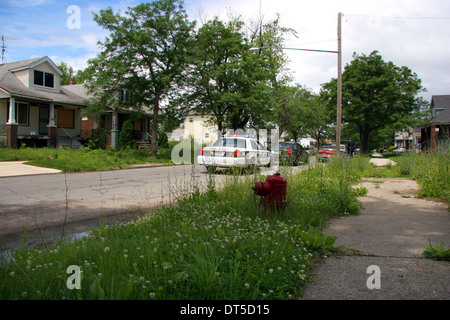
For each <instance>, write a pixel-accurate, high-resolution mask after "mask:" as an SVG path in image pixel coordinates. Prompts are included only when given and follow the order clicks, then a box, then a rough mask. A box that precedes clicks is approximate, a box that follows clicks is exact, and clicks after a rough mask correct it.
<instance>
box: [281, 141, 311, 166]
mask: <svg viewBox="0 0 450 320" xmlns="http://www.w3.org/2000/svg"><path fill="white" fill-rule="evenodd" d="M279 150H280V158H279V160H280V163H281V164H282V165H294V166H297V165H298V164H299V163H300V162H302V163H307V162H308V153H307V152H306V150H305V149H304V148H303V147H302V145H301V144H300V143H297V142H284V141H283V142H280V149H279Z"/></svg>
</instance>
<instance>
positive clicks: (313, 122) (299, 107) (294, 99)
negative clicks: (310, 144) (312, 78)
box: [275, 85, 320, 141]
mask: <svg viewBox="0 0 450 320" xmlns="http://www.w3.org/2000/svg"><path fill="white" fill-rule="evenodd" d="M318 104H319V97H318V95H316V94H315V93H314V92H312V91H311V90H310V89H307V88H304V87H302V86H301V85H296V86H278V88H277V90H276V91H275V119H276V123H277V125H278V127H279V134H280V135H281V134H282V133H283V132H288V133H289V134H290V136H291V137H292V138H293V139H294V140H295V141H297V140H298V139H299V138H300V137H301V136H307V135H310V136H315V135H316V132H317V130H319V129H320V128H319V127H320V118H319V116H320V113H319V112H318V107H319V106H318Z"/></svg>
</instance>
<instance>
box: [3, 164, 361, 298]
mask: <svg viewBox="0 0 450 320" xmlns="http://www.w3.org/2000/svg"><path fill="white" fill-rule="evenodd" d="M358 161H359V160H358V159H352V160H345V159H338V160H336V163H334V162H330V163H329V164H328V165H327V166H321V165H320V166H318V167H317V168H315V169H310V170H306V171H303V172H301V173H300V174H297V175H292V174H289V173H283V175H284V176H285V177H286V178H287V180H288V185H287V186H288V190H287V197H288V200H289V201H290V205H289V206H288V207H287V208H285V209H284V210H282V211H280V212H277V211H274V212H271V211H270V210H264V208H263V207H261V206H260V205H259V199H260V198H259V197H258V196H255V195H254V192H253V190H252V189H251V187H252V186H253V185H254V183H255V182H256V181H262V180H264V178H265V177H263V176H258V175H255V176H248V177H247V179H244V181H240V179H239V177H236V176H230V177H229V179H228V181H227V184H226V185H225V187H224V188H223V189H221V190H216V188H215V184H214V183H213V182H210V183H208V187H207V190H205V191H204V192H201V191H200V188H197V187H196V183H195V181H193V184H192V186H193V188H192V190H191V192H190V193H189V196H188V197H186V198H182V199H181V198H180V199H178V201H177V202H176V205H173V206H170V207H165V208H162V209H160V210H158V211H156V212H155V213H153V214H148V215H147V216H145V217H143V218H141V219H139V220H136V221H133V222H128V223H126V224H122V225H113V226H103V227H101V228H99V229H97V230H93V231H92V235H91V236H89V237H87V238H83V239H81V240H77V241H74V242H64V243H60V244H58V245H56V246H51V247H49V248H41V249H39V248H27V247H26V246H24V248H23V249H20V250H17V251H16V252H15V253H14V254H13V256H12V259H11V261H9V262H8V263H5V264H4V265H3V266H1V267H0V277H1V279H2V281H1V282H0V298H2V299H102V298H105V299H165V300H171V299H187V300H189V299H195V300H202V299H244V300H248V299H250V300H253V299H257V300H259V299H290V298H293V297H295V295H297V294H299V293H300V292H301V290H302V288H303V286H304V285H305V283H306V282H307V281H308V274H309V273H308V271H309V269H310V267H311V264H312V260H313V258H314V257H315V256H317V255H321V254H324V252H329V250H332V244H333V242H334V241H332V240H333V239H332V238H329V237H325V236H319V234H318V233H317V230H318V229H319V230H320V228H321V226H322V224H323V223H324V222H325V221H326V220H327V219H329V218H330V217H332V216H343V215H348V214H356V213H358V209H359V203H358V199H357V193H356V191H354V190H353V189H352V188H351V184H352V182H353V181H354V179H356V177H355V173H356V172H357V171H358V170H361V166H364V164H363V162H362V161H361V163H358ZM366 162H367V161H366ZM70 265H76V266H79V267H80V268H81V270H82V279H81V289H79V290H77V289H73V290H70V289H68V288H67V285H66V281H67V279H68V275H67V268H68V267H69V266H70Z"/></svg>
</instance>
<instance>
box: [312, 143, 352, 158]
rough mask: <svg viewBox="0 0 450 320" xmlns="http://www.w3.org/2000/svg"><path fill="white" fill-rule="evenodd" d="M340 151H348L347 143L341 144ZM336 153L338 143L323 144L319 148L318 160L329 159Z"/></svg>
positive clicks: (343, 152)
mask: <svg viewBox="0 0 450 320" xmlns="http://www.w3.org/2000/svg"><path fill="white" fill-rule="evenodd" d="M339 152H340V153H342V154H345V152H346V148H345V145H343V144H341V147H340V150H339ZM335 153H336V145H334V144H326V145H323V146H322V147H321V148H320V149H319V152H318V154H317V160H322V161H325V160H328V159H329V158H330V157H331V156H332V155H334V154H335Z"/></svg>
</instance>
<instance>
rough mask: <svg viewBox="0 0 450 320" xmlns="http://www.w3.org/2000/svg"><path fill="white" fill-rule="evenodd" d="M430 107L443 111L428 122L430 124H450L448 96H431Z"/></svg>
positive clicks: (449, 98) (449, 99)
mask: <svg viewBox="0 0 450 320" xmlns="http://www.w3.org/2000/svg"><path fill="white" fill-rule="evenodd" d="M431 107H432V108H433V109H434V110H436V109H443V110H441V111H440V112H439V113H438V114H437V115H436V116H435V117H434V118H432V119H431V120H430V122H431V123H432V124H441V123H450V95H439V96H432V97H431Z"/></svg>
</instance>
